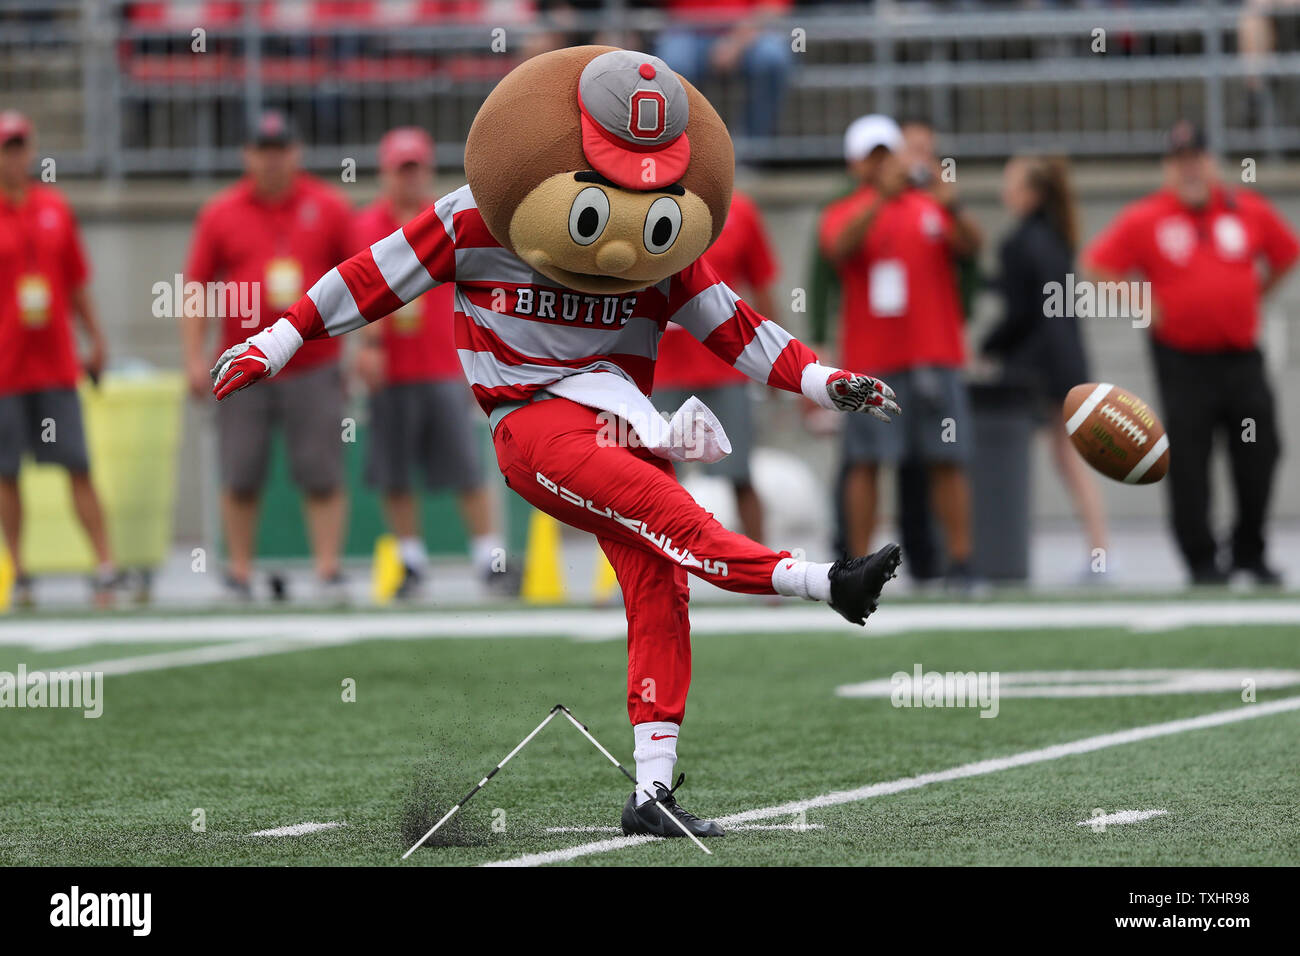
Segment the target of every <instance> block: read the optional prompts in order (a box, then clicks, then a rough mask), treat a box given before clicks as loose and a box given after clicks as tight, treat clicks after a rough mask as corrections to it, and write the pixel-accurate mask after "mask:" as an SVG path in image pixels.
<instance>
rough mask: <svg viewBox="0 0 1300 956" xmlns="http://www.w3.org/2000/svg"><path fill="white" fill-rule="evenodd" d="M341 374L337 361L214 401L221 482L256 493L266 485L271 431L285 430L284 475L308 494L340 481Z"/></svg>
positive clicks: (321, 491)
mask: <svg viewBox="0 0 1300 956" xmlns="http://www.w3.org/2000/svg"><path fill="white" fill-rule="evenodd" d="M343 412H344V395H343V373H342V371H341V369H340V368H339V365H338V363H337V362H331V363H330V364H328V365H323V366H321V367H319V368H314V369H311V370H310V371H307V372H300V373H298V374H297V375H290V376H288V377H286V378H273V379H271V380H270V381H266V382H260V383H258V384H257V385H254V386H252V387H251V388H245V389H243V390H241V391H238V392H235V393H234V394H233V395H231V396H230V397H229V398H227V399H226V400H225V401H223V402H221V403H220V404H219V405H217V446H218V450H219V452H220V458H221V484H222V487H224V488H225V489H227V490H228V491H233V492H235V493H236V494H241V495H249V494H256V493H257V492H260V491H261V490H262V486H263V485H264V484H265V483H266V472H267V468H268V466H269V464H270V460H271V432H272V429H274V428H275V427H277V426H281V427H283V428H284V437H285V443H286V445H287V446H288V450H289V473H290V475H291V476H292V478H293V482H294V484H295V485H297V486H298V487H299V488H300V489H301V490H302V491H305V492H307V493H308V494H316V495H323V494H329V493H330V492H332V491H336V490H338V489H339V488H340V487H342V485H343Z"/></svg>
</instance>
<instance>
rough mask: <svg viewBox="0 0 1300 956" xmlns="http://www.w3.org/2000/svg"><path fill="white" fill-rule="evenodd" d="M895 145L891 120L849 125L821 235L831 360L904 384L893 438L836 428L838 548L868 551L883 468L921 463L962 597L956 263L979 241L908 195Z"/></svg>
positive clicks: (964, 539) (961, 223) (962, 396)
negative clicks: (833, 307)
mask: <svg viewBox="0 0 1300 956" xmlns="http://www.w3.org/2000/svg"><path fill="white" fill-rule="evenodd" d="M902 145H903V134H902V131H901V130H900V129H899V127H898V124H897V123H895V122H894V121H893V120H892V119H890V118H889V117H887V116H881V115H879V114H873V115H870V116H863V117H861V118H859V119H857V120H855V121H854V122H853V123H852V124H851V125H850V126H849V128H848V130H847V131H846V133H845V136H844V155H845V161H846V163H847V164H848V168H849V172H850V174H851V175H852V176H853V177H854V179H855V180H857V182H858V184H859V186H858V188H857V189H856V190H855V191H854V192H853V193H852V194H850V195H849V196H846V197H845V198H843V199H841V200H839V201H837V202H835V203H832V204H831V205H830V206H828V207H827V208H826V211H825V212H824V213H823V216H822V220H821V224H820V228H819V238H820V243H821V247H822V250H823V251H824V252H825V254H826V256H827V257H828V258H829V259H830V260H831V262H832V263H833V264H834V265H835V268H836V271H837V272H838V273H839V275H840V279H841V282H842V283H843V296H842V303H843V304H842V310H841V311H842V320H841V332H840V338H841V351H842V353H843V354H842V355H841V356H840V358H841V360H842V361H844V362H845V363H846V364H848V365H849V366H853V365H854V364H855V363H861V362H862V361H864V360H868V361H870V363H871V364H872V367H875V368H882V369H885V370H887V371H888V373H889V379H890V381H891V382H894V381H898V382H902V389H901V390H900V391H899V394H900V404H902V405H903V406H904V407H906V408H908V412H909V413H908V415H906V416H904V419H905V420H902V419H900V424H901V427H898V428H894V429H893V430H892V431H887V430H885V429H877V428H872V427H870V425H869V424H868V423H866V422H846V423H845V430H844V459H845V463H846V466H847V474H846V478H845V485H844V511H845V520H846V524H847V539H848V540H847V544H848V550H849V551H850V552H853V551H855V549H859V548H864V547H866V546H867V545H868V544H869V543H870V541H871V536H872V533H873V532H874V530H875V524H876V497H877V481H878V472H879V467H880V465H882V464H885V465H897V464H898V463H899V462H901V461H902V460H903V459H904V458H913V459H917V460H920V461H923V462H925V463H926V465H927V468H928V471H929V474H930V478H931V500H932V503H933V507H934V511H935V514H936V515H937V516H938V518H939V522H940V524H941V526H942V528H943V531H944V540H945V545H946V548H947V556H948V575H949V578H950V580H951V581H952V583H954V584H955V585H957V586H958V587H966V586H968V585H969V582H970V578H971V569H970V555H971V537H970V489H969V485H968V483H967V481H966V475H965V471H964V462H965V460H966V456H967V453H968V452H967V450H968V448H969V439H970V433H969V429H970V415H969V413H968V402H967V396H966V392H965V388H964V386H963V384H962V382H961V379H960V369H961V367H962V365H963V363H964V361H965V344H964V341H963V336H962V319H961V305H960V300H959V296H958V291H957V286H956V281H955V278H954V273H953V259H954V257H957V256H967V255H971V254H972V253H974V252H975V250H976V249H977V247H978V244H979V236H978V233H977V232H976V230H975V229H974V228H973V226H972V224H970V223H969V221H967V220H966V219H964V217H962V216H960V215H958V213H957V210H956V208H955V203H952V202H950V203H949V204H948V205H943V204H941V203H940V202H938V201H937V200H936V199H934V198H933V197H932V196H931V195H930V194H928V193H927V192H925V191H923V190H919V189H908V188H907V187H908V184H909V180H908V171H907V167H906V166H905V165H904V163H903V162H902V160H901V159H900V158H899V155H898V153H899V151H900V149H901V147H902ZM895 388H898V386H897V385H895ZM903 396H905V397H903Z"/></svg>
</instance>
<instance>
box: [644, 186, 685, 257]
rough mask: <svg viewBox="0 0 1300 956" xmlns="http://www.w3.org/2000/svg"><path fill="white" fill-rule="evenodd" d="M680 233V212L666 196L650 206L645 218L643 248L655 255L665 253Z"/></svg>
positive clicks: (675, 204) (674, 203) (679, 208)
mask: <svg viewBox="0 0 1300 956" xmlns="http://www.w3.org/2000/svg"><path fill="white" fill-rule="evenodd" d="M681 231H682V210H681V207H679V206H678V205H677V203H676V202H675V201H674V200H673V199H671V198H669V197H668V196H660V197H659V198H658V199H656V200H655V201H654V202H653V203H651V204H650V211H649V212H648V213H646V217H645V247H646V249H648V250H649V251H650V252H653V253H654V254H655V255H659V254H661V253H664V252H667V251H668V250H669V248H670V247H671V246H672V244H673V243H674V242H676V241H677V234H678V233H679V232H681Z"/></svg>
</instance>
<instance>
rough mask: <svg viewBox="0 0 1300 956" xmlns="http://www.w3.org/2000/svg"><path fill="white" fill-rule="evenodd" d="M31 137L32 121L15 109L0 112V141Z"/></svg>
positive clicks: (6, 141) (7, 141)
mask: <svg viewBox="0 0 1300 956" xmlns="http://www.w3.org/2000/svg"><path fill="white" fill-rule="evenodd" d="M31 138H32V121H31V120H29V119H28V118H27V117H26V116H24V115H23V114H22V113H20V112H18V111H17V110H5V111H4V112H3V113H0V143H10V142H13V141H14V140H16V139H18V140H28V139H31Z"/></svg>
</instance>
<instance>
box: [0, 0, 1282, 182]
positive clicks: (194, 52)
mask: <svg viewBox="0 0 1300 956" xmlns="http://www.w3.org/2000/svg"><path fill="white" fill-rule="evenodd" d="M1256 6H1258V5H1256V4H1253V3H1252V5H1251V7H1252V9H1254V8H1255V7H1256ZM358 11H361V12H358ZM334 14H337V15H334ZM1242 17H1243V8H1242V7H1241V6H1239V5H1236V4H1230V3H1226V2H1218V0H1195V2H1187V3H1177V4H1168V5H1162V6H1142V7H1138V8H1133V9H1116V8H1111V7H1107V8H1091V7H1084V8H1079V9H1050V10H1043V9H1035V10H1024V9H1007V8H1003V7H997V6H993V5H976V4H969V5H961V6H959V7H957V9H955V10H954V9H951V8H949V7H947V6H944V7H931V6H928V5H924V4H919V3H900V2H893V0H880V2H877V3H875V4H872V5H866V4H852V5H851V4H842V5H833V6H822V5H818V6H810V7H801V6H796V7H794V8H792V10H791V12H790V13H789V14H788V15H787V16H786V17H784V18H783V19H780V20H774V21H770V22H769V23H767V24H766V25H765V27H764V28H763V29H764V30H765V31H766V32H768V33H770V34H772V35H773V37H775V38H776V39H779V41H780V43H781V44H782V45H785V46H790V47H793V48H795V49H794V50H793V51H792V52H791V53H790V54H789V57H788V61H789V67H790V69H789V74H788V78H787V79H786V80H785V82H784V83H783V84H782V86H783V88H784V93H783V95H782V96H781V99H780V101H779V103H767V104H766V105H765V108H766V109H769V110H771V111H773V112H775V114H776V121H775V125H774V128H773V129H772V130H771V131H765V132H763V133H761V134H758V135H755V134H754V133H753V132H752V131H751V130H749V129H747V128H746V124H745V122H744V121H743V119H742V117H745V116H746V115H747V114H746V110H747V108H749V107H747V97H749V96H752V95H753V90H754V89H756V88H757V81H758V80H760V79H761V77H760V76H758V75H757V74H750V75H746V73H745V71H744V69H737V70H735V71H733V72H731V73H729V74H727V75H714V74H711V73H706V74H705V75H704V76H703V77H702V78H701V80H700V82H701V86H702V88H703V89H704V91H705V92H706V94H707V95H709V96H710V98H711V99H713V100H714V102H715V103H716V104H717V105H718V106H719V108H720V110H721V111H722V113H723V115H724V117H726V118H727V119H728V122H729V124H730V125H731V127H732V130H733V134H734V135H735V138H736V141H737V150H738V155H739V156H740V158H741V159H742V160H743V161H755V162H765V161H785V162H824V161H835V160H838V158H839V156H840V150H841V134H842V131H843V129H844V127H845V125H846V124H847V123H848V122H849V121H850V120H851V119H852V118H854V117H855V116H858V115H860V114H862V113H865V112H871V111H880V112H889V113H894V114H900V113H906V114H921V115H926V116H928V117H929V118H931V119H932V120H933V122H934V123H935V125H936V127H937V128H938V129H940V130H941V131H942V132H943V133H944V134H945V142H944V148H945V151H948V152H951V153H952V154H954V155H960V156H970V157H979V156H988V157H995V156H1003V155H1007V154H1010V153H1013V152H1017V151H1022V150H1055V151H1061V152H1065V153H1068V154H1072V155H1118V156H1122V155H1142V154H1150V153H1154V152H1157V151H1158V150H1159V148H1160V144H1161V140H1162V135H1163V131H1164V129H1166V128H1167V127H1168V126H1169V125H1170V124H1171V123H1172V122H1173V121H1174V120H1175V119H1178V118H1180V117H1184V116H1187V117H1192V118H1195V119H1198V120H1200V121H1202V122H1203V123H1204V125H1205V127H1206V131H1207V135H1208V137H1209V140H1210V143H1211V144H1212V145H1213V146H1214V147H1215V148H1216V149H1218V150H1221V151H1228V152H1236V153H1259V154H1261V155H1268V154H1276V153H1279V152H1281V151H1285V150H1292V149H1296V148H1300V123H1298V122H1297V120H1300V10H1298V9H1297V8H1296V7H1295V6H1292V5H1290V4H1284V5H1281V6H1279V7H1278V8H1277V9H1276V10H1274V11H1273V13H1272V22H1273V23H1274V24H1276V29H1275V30H1274V31H1273V32H1274V35H1275V36H1276V38H1277V39H1276V48H1275V49H1274V50H1273V51H1272V52H1270V53H1266V54H1260V55H1256V56H1253V57H1250V58H1246V57H1243V56H1242V55H1240V54H1239V53H1237V52H1236V51H1237V50H1238V48H1239V32H1240V23H1241V21H1242ZM729 26H730V24H728V23H713V24H707V23H696V22H692V23H691V24H689V27H690V28H691V29H692V30H693V31H694V32H697V33H702V34H706V35H715V34H717V33H718V32H721V31H725V30H726V29H727V28H728V27H729ZM682 28H683V23H682V22H674V21H672V20H671V19H670V18H668V17H667V16H666V15H665V13H664V11H663V10H662V9H659V8H656V7H653V6H652V7H644V6H631V5H629V4H627V3H625V2H613V3H610V4H608V5H607V8H606V9H604V10H602V11H599V12H597V13H585V14H580V15H578V16H577V17H575V18H574V19H572V20H571V21H564V22H563V23H557V22H556V21H555V20H553V19H549V18H548V17H547V16H546V15H545V14H542V13H538V12H537V11H536V10H535V9H534V7H533V4H532V3H531V2H530V0H481V2H477V3H476V2H470V0H444V2H443V3H442V4H436V3H431V2H428V0H370V2H369V3H365V2H363V3H361V4H357V3H347V4H344V3H343V2H342V0H316V2H305V0H288V2H280V3H275V4H268V3H266V2H265V0H242V2H235V3H233V4H232V3H201V2H194V0H171V2H166V0H157V2H146V3H133V2H126V0H43V2H40V3H35V2H30V0H25V2H24V0H0V108H4V107H10V106H13V107H17V108H19V109H22V110H24V111H25V112H27V113H28V114H29V115H31V116H32V118H33V119H34V120H35V121H36V123H37V125H38V128H39V129H40V133H41V143H42V146H41V149H42V151H43V153H45V154H48V155H52V156H54V157H55V158H56V159H57V161H58V162H59V163H60V168H61V169H62V170H65V171H68V172H71V173H73V174H100V175H107V176H110V177H119V176H124V175H130V174H142V173H153V174H193V175H200V176H204V175H209V174H212V173H219V172H230V171H233V170H235V169H237V168H238V166H239V162H240V158H239V148H240V144H241V142H242V139H243V133H244V129H245V124H246V120H247V118H248V117H249V116H250V115H251V114H253V113H255V112H256V111H257V110H258V109H260V108H262V107H264V106H277V107H280V108H283V109H284V110H286V112H287V113H288V114H289V115H290V117H291V118H292V119H293V121H294V123H295V125H296V126H297V127H298V129H299V131H300V132H301V134H302V136H303V140H304V145H305V147H306V160H307V162H308V164H309V165H313V166H317V167H334V168H337V167H338V164H339V162H340V160H341V158H351V159H353V160H355V161H356V163H357V164H358V166H359V167H361V168H363V169H364V168H367V167H369V166H371V165H372V164H373V162H374V158H375V157H374V144H375V142H376V141H377V140H378V138H379V136H380V135H382V133H383V132H384V131H385V130H386V129H388V128H390V127H392V126H394V125H402V124H416V125H421V126H424V127H425V128H427V129H429V130H430V131H431V132H432V133H433V134H434V136H435V138H436V140H437V141H438V144H439V161H440V163H441V164H442V165H445V166H455V165H457V164H459V162H460V161H461V155H462V144H463V142H464V138H465V134H466V132H467V131H468V129H469V125H470V122H471V121H472V119H473V117H474V114H475V112H476V111H477V109H478V106H479V104H480V103H481V102H482V100H483V98H484V96H485V95H486V94H487V92H488V91H489V90H490V89H491V88H492V86H493V84H494V83H495V82H496V81H497V80H498V79H499V78H500V76H502V75H504V73H505V72H507V71H508V70H509V69H510V68H511V67H512V66H513V65H514V64H515V63H517V62H519V60H520V59H521V58H522V57H523V56H524V55H526V54H527V53H528V52H530V51H532V50H535V49H540V48H544V47H545V46H546V45H547V44H554V43H556V42H560V43H564V42H572V41H574V40H582V39H588V38H596V39H604V38H606V37H609V36H612V37H613V38H614V39H616V40H619V41H622V42H624V43H628V44H637V45H640V46H641V47H642V48H645V49H650V50H654V49H656V46H657V44H658V42H659V40H660V39H661V38H662V37H663V35H664V31H665V29H668V30H672V29H677V30H679V31H680V30H681V29H682ZM674 65H675V64H674ZM679 68H680V67H679Z"/></svg>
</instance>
